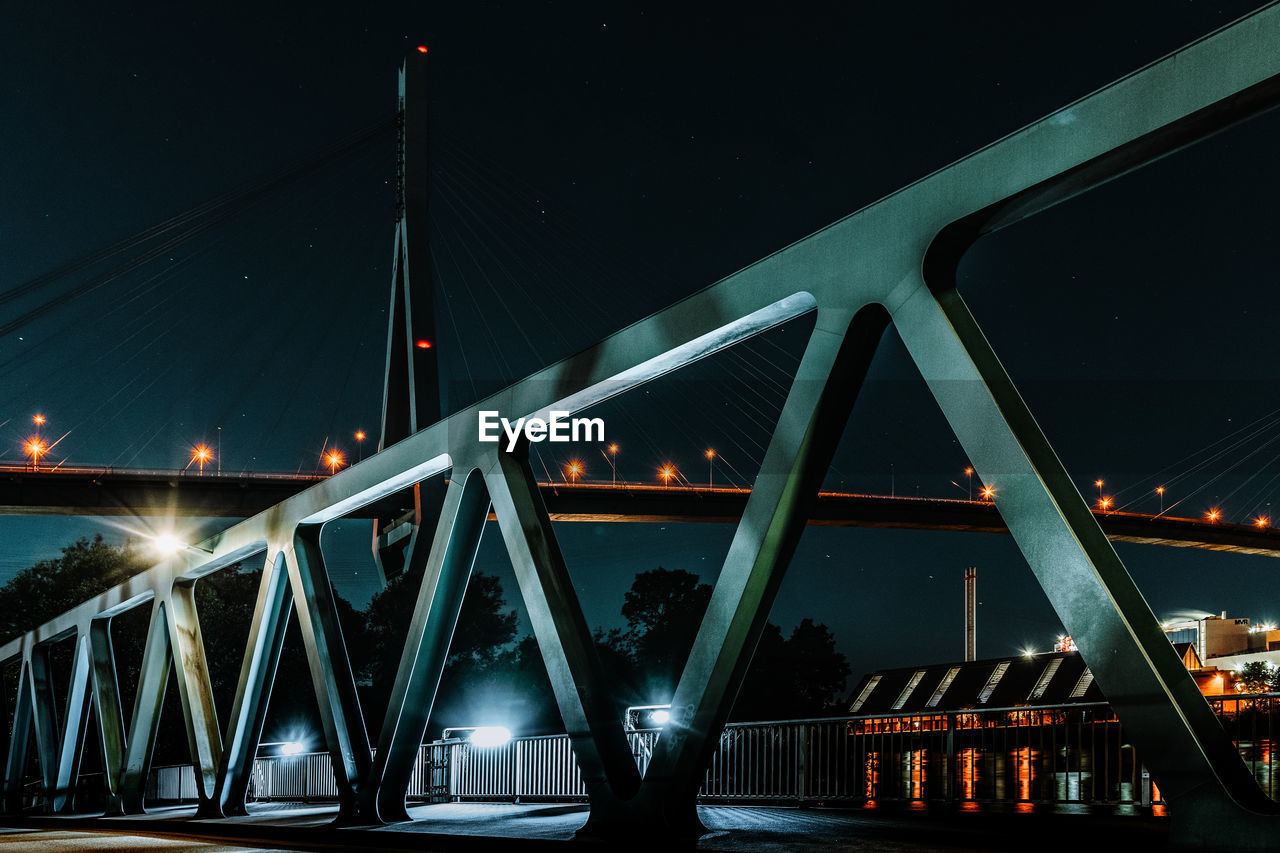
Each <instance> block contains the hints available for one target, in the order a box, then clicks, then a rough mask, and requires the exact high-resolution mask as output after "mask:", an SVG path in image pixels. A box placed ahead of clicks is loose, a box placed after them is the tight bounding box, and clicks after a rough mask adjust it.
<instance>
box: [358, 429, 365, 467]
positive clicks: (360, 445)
mask: <svg viewBox="0 0 1280 853" xmlns="http://www.w3.org/2000/svg"><path fill="white" fill-rule="evenodd" d="M356 461H357V462H362V461H364V430H362V429H358V430H356Z"/></svg>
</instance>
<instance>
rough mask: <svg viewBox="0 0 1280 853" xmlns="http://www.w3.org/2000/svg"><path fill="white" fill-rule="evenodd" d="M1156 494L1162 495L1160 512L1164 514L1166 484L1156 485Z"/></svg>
mask: <svg viewBox="0 0 1280 853" xmlns="http://www.w3.org/2000/svg"><path fill="white" fill-rule="evenodd" d="M1156 494H1157V495H1159V496H1160V514H1161V515H1164V486H1156Z"/></svg>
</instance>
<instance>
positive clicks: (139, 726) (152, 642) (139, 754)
mask: <svg viewBox="0 0 1280 853" xmlns="http://www.w3.org/2000/svg"><path fill="white" fill-rule="evenodd" d="M165 609H166V608H165V605H164V601H162V600H161V599H158V598H157V599H156V600H155V601H154V602H152V606H151V621H150V623H149V624H148V625H147V641H146V644H145V645H144V647H143V651H142V670H141V673H140V674H139V676H138V692H137V695H136V696H135V697H134V702H133V716H132V717H130V719H129V730H128V735H127V738H126V740H125V748H124V760H123V762H122V764H121V768H120V790H119V793H118V795H117V796H116V797H115V798H113V799H112V800H108V802H107V812H108V813H112V812H123V813H124V814H142V813H143V812H144V811H145V810H146V809H145V805H144V800H145V796H146V788H147V774H148V773H149V772H150V770H151V756H152V754H153V753H154V752H155V746H156V735H157V734H158V733H159V731H160V711H161V709H162V708H163V707H164V694H165V691H166V690H167V689H168V686H169V666H170V663H171V661H172V656H171V654H170V647H169V623H168V619H167V617H166V616H165Z"/></svg>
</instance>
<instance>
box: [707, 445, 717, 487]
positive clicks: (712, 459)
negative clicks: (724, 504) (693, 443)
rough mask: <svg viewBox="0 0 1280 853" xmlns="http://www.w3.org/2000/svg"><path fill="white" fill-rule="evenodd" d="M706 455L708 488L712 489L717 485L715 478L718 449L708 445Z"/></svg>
mask: <svg viewBox="0 0 1280 853" xmlns="http://www.w3.org/2000/svg"><path fill="white" fill-rule="evenodd" d="M705 455H706V457H707V490H708V491H710V490H711V488H712V487H713V486H714V485H715V484H714V482H713V478H714V474H715V467H716V451H715V449H714V448H711V447H708V448H707V452H706V454H705Z"/></svg>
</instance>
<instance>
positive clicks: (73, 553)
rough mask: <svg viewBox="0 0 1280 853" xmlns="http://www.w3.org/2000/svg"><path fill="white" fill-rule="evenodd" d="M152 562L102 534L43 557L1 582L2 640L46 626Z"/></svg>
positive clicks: (132, 548)
mask: <svg viewBox="0 0 1280 853" xmlns="http://www.w3.org/2000/svg"><path fill="white" fill-rule="evenodd" d="M150 566H151V560H150V559H149V558H148V557H147V556H146V555H145V554H142V553H140V552H139V551H138V550H137V549H136V548H134V547H133V546H131V545H125V546H124V547H116V546H114V545H108V544H107V543H105V542H103V541H102V536H101V535H98V536H95V537H93V539H92V540H90V539H83V538H82V539H79V540H77V541H76V542H74V543H72V544H70V545H68V546H67V547H65V548H63V549H62V556H61V557H55V558H54V559H52V560H41V561H40V562H38V563H36V564H35V565H34V566H32V567H31V568H29V569H23V570H22V571H21V572H19V573H18V574H16V575H14V576H13V577H12V578H10V579H9V582H8V583H6V584H5V585H4V586H0V643H7V642H8V641H9V640H12V639H13V638H14V637H16V636H18V635H20V634H24V633H26V632H27V631H30V630H31V629H33V628H36V627H39V626H40V625H43V624H44V623H45V622H48V621H49V620H50V619H53V618H54V617H56V616H59V615H61V614H63V613H65V612H66V611H68V610H70V609H71V608H73V607H76V606H77V605H80V604H83V603H84V602H86V601H88V600H89V599H90V598H93V597H94V596H95V595H100V594H101V593H104V592H106V591H107V590H109V589H111V588H112V587H113V586H116V585H118V584H121V583H123V582H124V581H126V580H128V579H129V578H130V577H132V576H134V575H136V574H138V573H139V572H141V571H143V570H144V569H147V568H149V567H150Z"/></svg>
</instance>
